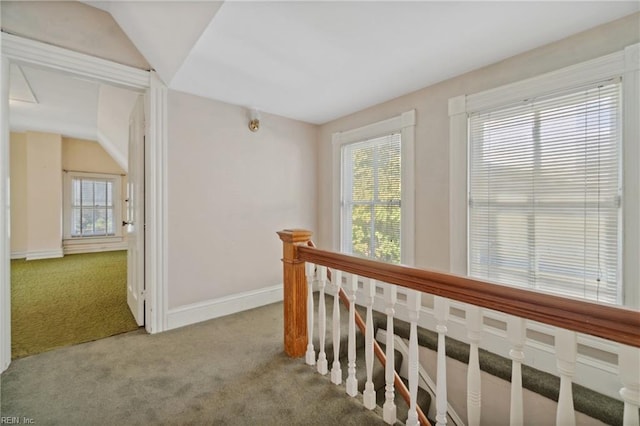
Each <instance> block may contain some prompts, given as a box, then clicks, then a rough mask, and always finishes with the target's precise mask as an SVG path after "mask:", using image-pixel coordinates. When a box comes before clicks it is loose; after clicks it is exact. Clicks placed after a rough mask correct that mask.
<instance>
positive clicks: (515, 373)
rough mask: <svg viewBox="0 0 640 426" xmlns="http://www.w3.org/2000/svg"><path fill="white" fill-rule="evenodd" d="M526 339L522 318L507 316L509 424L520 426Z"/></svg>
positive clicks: (521, 420)
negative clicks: (509, 360) (509, 388)
mask: <svg viewBox="0 0 640 426" xmlns="http://www.w3.org/2000/svg"><path fill="white" fill-rule="evenodd" d="M526 337H527V329H526V322H525V320H524V319H523V318H519V317H514V316H511V315H509V316H508V317H507V338H508V339H509V343H511V350H510V351H509V356H510V357H511V360H512V363H511V409H510V411H509V424H510V425H511V426H520V425H523V424H524V409H523V405H522V400H523V396H522V361H524V352H523V351H522V349H523V348H524V341H525V339H526Z"/></svg>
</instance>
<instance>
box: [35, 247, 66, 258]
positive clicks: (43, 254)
mask: <svg viewBox="0 0 640 426" xmlns="http://www.w3.org/2000/svg"><path fill="white" fill-rule="evenodd" d="M63 256H64V253H63V252H62V248H59V249H55V250H33V251H28V252H27V253H26V258H27V260H38V259H53V258H56V257H63Z"/></svg>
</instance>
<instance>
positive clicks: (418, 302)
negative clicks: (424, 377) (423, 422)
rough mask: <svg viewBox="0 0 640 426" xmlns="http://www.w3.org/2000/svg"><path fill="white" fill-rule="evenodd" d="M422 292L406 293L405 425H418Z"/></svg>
mask: <svg viewBox="0 0 640 426" xmlns="http://www.w3.org/2000/svg"><path fill="white" fill-rule="evenodd" d="M421 295H422V293H420V292H419V291H415V290H409V292H408V293H407V309H408V311H409V323H410V325H411V331H410V333H409V366H408V371H407V376H408V377H407V378H408V379H409V397H410V404H409V414H408V416H407V425H409V426H418V425H419V424H420V422H419V420H418V410H417V408H418V404H417V401H418V363H419V362H420V361H419V358H418V356H419V353H418V316H419V315H420V308H421V307H422V298H421Z"/></svg>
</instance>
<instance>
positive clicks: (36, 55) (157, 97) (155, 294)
mask: <svg viewBox="0 0 640 426" xmlns="http://www.w3.org/2000/svg"><path fill="white" fill-rule="evenodd" d="M0 39H1V41H2V46H1V48H2V70H1V71H0V78H1V82H2V93H1V95H0V96H1V99H0V120H1V124H2V126H0V129H1V130H0V262H1V264H2V266H3V267H2V268H0V270H1V271H2V272H0V370H2V371H4V370H5V369H6V368H7V367H8V366H9V363H10V362H11V317H10V312H11V301H10V300H11V297H10V296H11V293H10V288H11V277H10V273H9V271H10V263H9V259H10V240H9V223H10V222H9V220H10V219H9V213H10V210H9V196H8V191H9V164H8V160H7V158H8V147H9V131H8V129H9V126H8V122H9V84H8V83H9V82H8V75H9V71H8V70H9V64H10V62H17V63H26V64H32V65H35V66H38V67H45V68H51V69H54V70H58V71H61V72H64V73H68V74H71V75H75V76H80V77H82V78H88V79H91V80H97V81H99V82H101V83H105V84H111V85H116V86H119V87H123V88H126V89H129V90H134V91H138V92H142V91H145V90H146V93H147V96H148V97H149V98H150V99H151V107H150V108H149V109H148V114H147V123H148V127H149V133H148V134H147V137H146V144H147V146H148V147H149V149H147V157H146V158H145V160H146V163H147V164H146V167H145V169H146V170H145V173H146V176H145V180H146V182H147V183H148V184H149V186H148V188H147V191H146V201H147V202H148V203H149V204H150V208H149V210H151V212H150V213H149V214H148V215H147V224H146V225H147V228H146V233H145V238H146V240H147V242H149V243H151V244H152V245H148V246H147V247H149V248H150V250H147V251H151V252H152V253H151V254H149V253H145V259H146V266H145V269H146V271H147V274H146V276H145V291H146V294H147V301H146V309H147V315H148V316H147V318H148V319H149V320H148V322H147V323H146V324H145V325H146V328H147V331H149V332H151V333H156V332H159V331H163V330H165V329H166V323H167V319H166V316H167V315H166V314H167V302H166V295H167V291H168V290H167V225H166V221H167V197H166V193H167V167H166V156H167V119H168V115H167V88H166V86H165V85H164V84H163V83H162V82H161V81H160V80H159V79H158V77H157V76H156V75H155V73H150V72H148V71H144V70H139V69H136V68H132V67H128V66H126V65H121V64H117V63H114V62H111V61H107V60H104V59H100V58H96V57H93V56H89V55H85V54H82V53H78V52H73V51H70V50H67V49H63V48H59V47H56V46H52V45H48V44H45V43H41V42H37V41H33V40H27V39H23V38H21V37H17V36H14V35H11V34H6V33H2V34H1V35H0Z"/></svg>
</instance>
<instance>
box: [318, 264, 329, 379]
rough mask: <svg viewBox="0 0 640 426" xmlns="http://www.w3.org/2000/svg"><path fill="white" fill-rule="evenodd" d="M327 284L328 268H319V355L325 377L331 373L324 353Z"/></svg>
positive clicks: (321, 371)
mask: <svg viewBox="0 0 640 426" xmlns="http://www.w3.org/2000/svg"><path fill="white" fill-rule="evenodd" d="M326 284H327V267H326V266H318V289H319V290H320V296H319V297H318V340H319V341H320V353H319V354H318V373H320V374H322V375H323V376H324V375H325V374H327V373H328V372H329V370H328V366H327V354H326V352H325V351H324V344H325V339H326V335H327V311H326V307H325V300H324V288H325V286H326Z"/></svg>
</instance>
